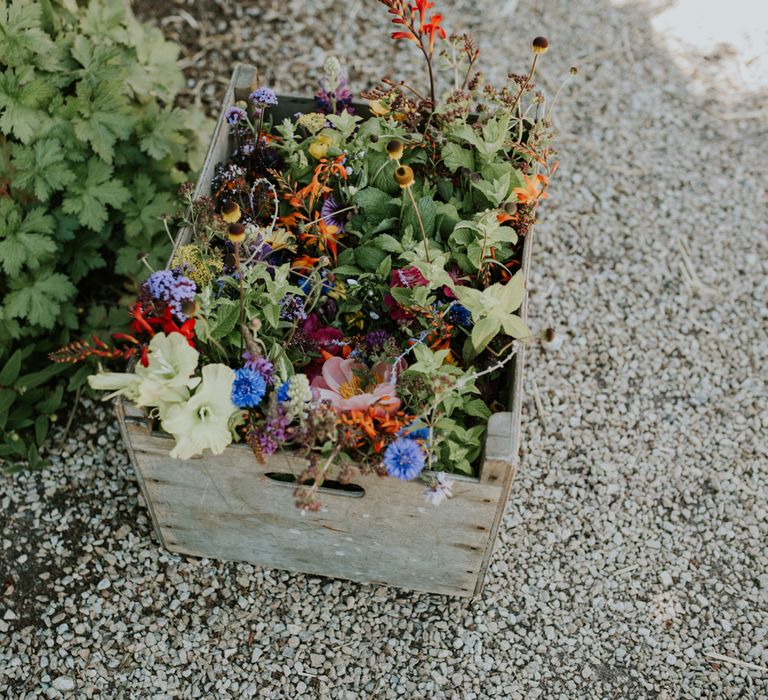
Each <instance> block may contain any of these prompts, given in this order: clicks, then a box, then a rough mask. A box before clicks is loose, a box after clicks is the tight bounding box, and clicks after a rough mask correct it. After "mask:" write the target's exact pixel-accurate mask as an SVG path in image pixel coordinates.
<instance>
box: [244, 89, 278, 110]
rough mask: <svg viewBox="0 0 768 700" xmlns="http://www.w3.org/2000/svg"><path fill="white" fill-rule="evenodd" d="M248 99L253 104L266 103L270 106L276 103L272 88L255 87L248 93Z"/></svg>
mask: <svg viewBox="0 0 768 700" xmlns="http://www.w3.org/2000/svg"><path fill="white" fill-rule="evenodd" d="M248 99H249V100H250V101H251V102H253V103H254V104H259V105H268V106H270V107H275V106H276V105H277V95H275V92H274V90H270V89H269V88H266V87H260V88H257V89H256V90H254V91H253V92H252V93H251V94H250V95H248Z"/></svg>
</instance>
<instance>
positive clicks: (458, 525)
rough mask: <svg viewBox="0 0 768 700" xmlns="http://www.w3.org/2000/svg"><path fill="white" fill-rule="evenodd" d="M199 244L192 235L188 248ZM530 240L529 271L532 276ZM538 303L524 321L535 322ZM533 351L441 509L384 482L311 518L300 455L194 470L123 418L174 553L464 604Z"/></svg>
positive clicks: (221, 130) (241, 79) (351, 489)
mask: <svg viewBox="0 0 768 700" xmlns="http://www.w3.org/2000/svg"><path fill="white" fill-rule="evenodd" d="M254 79H255V69H254V68H252V67H251V66H246V65H239V66H237V67H236V68H235V71H234V74H233V77H232V81H231V83H230V85H229V89H228V90H227V94H226V96H225V98H224V108H223V109H222V115H221V116H220V118H219V121H218V124H217V126H216V131H215V133H214V136H213V140H212V142H211V146H210V149H209V151H208V156H207V159H206V161H205V165H204V167H203V170H202V173H201V175H200V179H199V181H198V184H197V189H196V194H197V195H206V194H209V188H210V182H211V177H212V175H213V169H214V167H215V165H216V164H217V163H219V162H221V161H222V160H224V159H225V158H226V156H227V155H228V148H230V143H229V136H228V134H229V128H228V125H227V123H226V121H225V119H224V109H226V107H227V106H228V105H231V104H232V103H233V102H234V101H235V100H236V99H238V98H242V97H243V96H245V95H247V94H248V92H249V91H250V90H251V89H252V84H253V82H254ZM308 102H309V101H308V100H306V99H302V98H290V97H282V98H280V110H279V111H278V112H277V114H275V117H276V119H282V117H283V116H289V115H292V114H293V113H295V112H296V111H301V110H307V109H308ZM188 240H189V232H188V231H187V232H182V233H181V234H180V236H179V240H178V242H177V245H181V244H183V243H185V242H187V241H188ZM530 253H531V236H530V235H529V236H527V237H526V241H525V246H524V253H523V269H524V270H525V274H526V275H527V273H528V268H529V263H530ZM526 304H527V299H526V301H524V303H523V307H522V309H521V314H522V315H523V317H525V314H526ZM523 361H524V349H523V348H521V349H520V350H519V352H518V354H517V357H516V358H515V360H514V361H513V362H512V363H510V364H511V377H510V395H509V410H508V411H506V412H503V413H495V414H494V415H492V416H491V418H490V420H489V423H488V436H487V440H486V444H485V453H484V460H483V463H482V468H481V470H480V474H479V477H478V478H467V477H462V476H452V478H454V481H455V487H454V494H455V495H454V497H453V498H452V499H449V500H447V501H444V502H443V503H442V504H441V505H440V506H438V507H434V506H431V505H429V504H427V503H426V502H425V500H424V495H423V492H424V485H423V484H422V483H419V482H405V481H400V480H398V479H393V478H381V477H378V476H374V475H369V476H358V477H356V478H355V479H354V481H353V484H352V485H350V486H348V487H346V488H343V487H337V488H331V487H323V488H321V490H320V491H321V499H322V505H323V507H322V510H320V511H319V512H317V513H306V514H303V515H302V514H301V513H300V511H299V510H298V509H297V508H296V507H295V505H294V498H293V490H294V484H293V479H294V475H297V474H299V472H301V471H302V469H303V468H304V466H305V463H304V462H303V461H302V460H301V459H299V458H297V457H296V456H294V455H292V454H290V453H283V454H276V455H274V456H271V457H268V458H267V460H266V464H263V465H261V464H258V463H257V462H256V459H255V458H254V456H253V454H252V452H251V451H250V449H249V448H248V447H247V446H245V445H240V444H239V445H232V446H230V447H229V448H227V450H226V451H225V452H224V453H223V454H221V455H219V456H212V455H210V454H206V455H205V456H203V457H200V458H195V459H190V460H177V459H172V458H171V457H169V456H168V453H169V452H170V450H171V449H172V447H173V444H174V443H173V439H172V438H170V437H169V436H167V435H164V434H162V433H158V432H152V431H151V429H150V427H149V424H148V422H147V420H146V416H145V414H144V413H143V411H142V410H141V409H138V408H136V407H135V406H132V405H131V404H129V403H128V402H120V403H119V404H118V415H119V419H120V425H121V429H122V432H123V437H124V439H125V443H126V445H127V447H128V451H129V453H130V457H131V460H132V462H133V466H134V468H135V470H136V475H137V478H138V481H139V484H140V486H141V490H142V493H143V495H144V499H145V500H146V503H147V507H148V508H149V511H150V514H151V516H152V521H153V523H154V526H155V530H156V532H157V536H158V538H159V540H160V542H161V543H162V545H163V546H164V547H166V548H167V549H169V550H171V551H173V552H178V553H180V554H187V555H192V556H197V557H209V558H212V559H225V560H239V561H248V562H251V563H254V564H258V565H261V566H264V567H269V568H277V569H288V570H291V571H298V572H304V573H309V574H319V575H322V576H330V577H334V578H345V579H351V580H353V581H360V582H367V583H377V584H384V585H389V586H397V587H401V588H408V589H413V590H417V591H427V592H432V593H441V594H446V595H454V596H471V595H474V594H477V593H479V592H480V590H481V589H482V586H483V581H484V579H485V574H486V572H487V570H488V565H489V561H490V558H491V554H492V550H493V545H494V542H495V540H496V534H497V532H498V529H499V524H500V523H501V520H502V516H503V514H504V509H505V506H506V503H507V498H508V496H509V493H510V489H511V486H512V481H513V478H514V474H515V468H516V465H517V460H518V448H519V432H520V407H521V402H522V385H523Z"/></svg>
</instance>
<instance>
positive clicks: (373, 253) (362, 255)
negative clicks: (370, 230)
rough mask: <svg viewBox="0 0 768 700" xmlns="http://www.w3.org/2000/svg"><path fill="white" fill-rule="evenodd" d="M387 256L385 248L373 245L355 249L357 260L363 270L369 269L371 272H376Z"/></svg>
mask: <svg viewBox="0 0 768 700" xmlns="http://www.w3.org/2000/svg"><path fill="white" fill-rule="evenodd" d="M386 257H387V254H386V253H385V252H384V251H383V250H381V249H379V248H374V247H373V246H365V247H362V248H356V249H355V262H356V263H357V264H358V265H360V267H362V268H363V270H369V271H370V272H374V271H375V270H376V268H377V267H378V266H379V265H381V263H382V261H383V260H384V259H385V258H386Z"/></svg>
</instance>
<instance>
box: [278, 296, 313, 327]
mask: <svg viewBox="0 0 768 700" xmlns="http://www.w3.org/2000/svg"><path fill="white" fill-rule="evenodd" d="M280 318H283V319H285V320H287V321H304V320H305V319H306V318H307V312H306V310H305V309H304V300H303V299H302V298H301V297H300V296H299V295H298V294H286V295H285V297H283V299H282V301H281V302H280Z"/></svg>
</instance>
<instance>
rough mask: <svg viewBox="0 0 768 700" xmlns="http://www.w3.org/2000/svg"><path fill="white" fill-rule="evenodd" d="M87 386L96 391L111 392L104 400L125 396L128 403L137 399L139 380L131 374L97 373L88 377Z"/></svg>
mask: <svg viewBox="0 0 768 700" xmlns="http://www.w3.org/2000/svg"><path fill="white" fill-rule="evenodd" d="M88 384H89V386H90V387H91V389H96V390H97V391H111V392H112V393H111V394H107V395H106V396H105V397H104V399H105V400H106V399H113V398H115V396H125V397H126V398H127V399H129V400H130V401H136V399H138V398H139V385H140V384H141V379H140V378H139V377H137V376H136V375H135V374H133V373H125V372H99V374H92V375H91V376H90V377H88Z"/></svg>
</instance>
